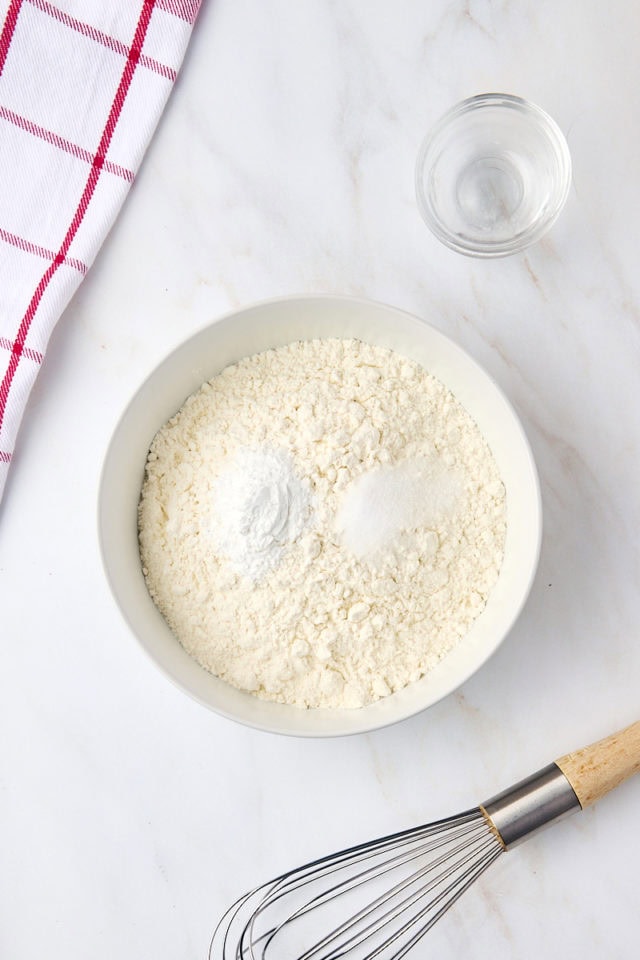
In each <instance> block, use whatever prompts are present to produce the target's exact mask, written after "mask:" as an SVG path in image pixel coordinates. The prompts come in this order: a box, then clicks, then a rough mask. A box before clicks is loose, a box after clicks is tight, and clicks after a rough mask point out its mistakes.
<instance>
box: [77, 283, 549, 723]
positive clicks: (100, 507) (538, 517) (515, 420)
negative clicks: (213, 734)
mask: <svg viewBox="0 0 640 960" xmlns="http://www.w3.org/2000/svg"><path fill="white" fill-rule="evenodd" d="M313 301H323V302H325V303H335V304H345V305H351V306H354V307H355V306H360V307H363V308H371V307H373V308H375V309H379V310H384V311H388V312H390V313H392V314H396V315H398V316H400V317H402V318H403V320H404V322H407V323H409V324H412V325H414V326H415V327H416V329H417V328H418V327H420V328H427V329H428V331H429V336H433V337H435V338H436V339H438V340H440V342H441V343H443V344H446V348H447V349H450V350H452V351H453V353H455V354H458V355H459V357H460V358H461V359H463V361H464V362H465V363H467V364H469V365H470V366H471V367H472V368H474V369H475V371H476V373H477V374H479V375H480V377H481V378H483V379H484V380H485V381H486V382H487V383H488V384H489V385H490V386H491V389H492V390H493V392H494V395H495V397H496V398H497V399H499V401H500V402H501V403H502V405H503V406H504V408H505V410H506V411H507V413H508V415H509V416H510V418H511V425H512V427H513V428H514V429H515V430H516V432H517V433H518V435H519V441H520V443H521V453H522V454H523V455H524V456H525V458H526V460H527V467H528V471H529V479H530V483H531V489H530V493H531V503H530V506H531V508H532V510H533V515H532V521H533V529H534V536H533V539H532V542H531V545H530V551H529V561H528V566H527V576H526V580H525V581H524V583H523V586H522V590H521V593H520V596H519V599H518V602H517V603H514V604H513V606H512V608H511V615H510V617H509V619H508V621H506V622H505V625H504V628H503V629H502V632H501V635H500V636H499V637H498V638H497V639H496V640H494V641H493V643H492V644H488V645H487V647H486V649H485V650H484V653H483V655H482V657H481V658H480V659H479V661H478V662H477V663H475V664H472V666H471V667H470V668H469V669H468V670H467V671H462V672H461V673H460V675H458V676H457V679H456V680H455V681H454V682H452V683H450V684H449V685H448V687H447V688H446V689H444V690H443V691H442V692H441V693H440V694H439V695H438V696H437V697H435V698H434V699H432V700H431V701H429V702H428V703H423V704H421V705H419V706H414V707H412V708H410V709H405V710H401V711H392V713H391V715H389V716H385V713H384V708H385V707H386V706H387V705H388V704H389V703H390V701H391V700H392V698H393V697H394V696H397V695H398V693H400V694H402V692H403V691H402V690H401V691H398V692H397V693H396V694H392V695H390V696H389V697H385V698H382V699H381V700H378V701H376V702H375V703H373V704H368V705H365V707H362V708H357V709H347V708H345V709H340V710H334V709H332V708H331V709H330V708H315V709H307V710H305V709H303V708H299V707H294V706H291V705H284V704H276V703H274V702H272V701H262V700H259V699H258V698H256V697H254V696H253V695H252V694H249V693H246V692H245V691H242V692H241V693H242V694H244V696H245V697H249V698H251V700H252V701H257V703H259V704H263V705H265V704H266V709H267V712H269V711H270V710H271V708H273V707H276V708H278V710H280V709H282V710H286V711H287V712H290V711H297V715H296V717H297V718H302V717H305V716H306V717H309V716H310V715H318V714H320V713H323V710H326V713H327V715H328V714H331V715H333V717H334V719H335V718H336V716H337V715H342V716H343V717H344V721H345V722H344V723H343V724H342V725H341V724H339V723H334V724H333V725H332V727H331V729H330V730H324V729H315V728H307V729H292V728H291V727H290V726H289V725H285V726H284V727H283V725H282V724H281V723H279V722H275V721H266V722H265V721H263V720H260V721H258V720H256V719H255V718H252V717H251V716H249V715H244V714H242V713H241V712H236V711H235V710H231V709H226V708H224V707H223V706H220V705H216V704H213V703H212V702H210V700H208V699H207V698H205V697H204V696H202V695H201V694H199V693H198V692H197V691H195V690H194V689H192V688H191V687H190V686H189V685H188V684H186V683H184V682H183V681H181V680H180V679H179V678H178V677H177V676H176V675H175V674H174V673H172V672H171V670H169V669H167V668H166V666H165V665H164V664H163V663H161V662H160V661H159V660H158V658H157V656H156V655H155V654H154V653H153V652H152V650H151V649H150V648H149V646H148V645H147V644H146V643H145V642H144V641H143V639H142V638H141V637H140V636H139V634H138V632H137V630H136V629H135V627H134V625H133V623H132V618H131V616H130V614H129V612H128V610H127V609H125V607H124V606H123V604H122V602H121V600H120V597H119V593H118V588H117V585H116V583H115V581H114V576H113V572H112V565H111V564H110V563H109V560H108V553H109V551H108V549H107V547H106V528H107V517H106V514H105V511H104V500H105V495H106V483H107V479H108V469H109V461H110V457H111V455H112V451H113V447H114V442H115V441H116V439H117V437H118V435H119V432H120V430H121V428H122V427H123V425H124V424H125V423H126V421H127V418H128V416H129V415H130V413H131V411H132V409H133V408H134V406H135V404H136V401H138V400H139V398H140V396H141V395H142V394H143V393H144V391H145V389H148V387H149V385H150V384H151V382H152V381H153V379H154V378H155V377H156V376H157V375H158V373H159V371H160V368H161V367H163V366H164V365H165V364H166V363H168V362H169V361H170V360H172V359H174V357H175V356H176V355H177V354H178V353H180V351H182V350H185V349H186V348H187V345H188V344H190V343H191V342H192V341H194V340H196V339H198V338H199V337H201V336H203V335H205V334H206V333H207V332H208V331H210V330H211V329H212V328H214V327H217V326H218V325H219V324H222V323H225V322H226V323H228V322H230V321H231V320H233V319H235V320H237V318H238V317H240V316H242V315H243V314H248V313H250V312H253V311H254V310H262V309H270V308H272V307H275V306H277V305H278V304H282V303H285V302H286V303H292V302H298V303H300V304H303V303H307V304H308V303H309V302H313ZM295 339H304V338H302V337H299V338H294V340H292V341H289V342H295ZM309 339H311V338H309ZM363 339H364V338H363ZM257 352H259V351H257ZM246 355H247V356H248V355H249V354H246ZM221 369H223V368H221ZM425 369H426V368H425ZM213 375H214V376H215V374H213ZM434 375H435V376H436V377H437V374H434ZM444 385H445V387H447V389H450V390H451V389H452V388H451V387H450V386H449V385H448V384H447V383H445V384H444ZM452 392H453V391H452ZM454 395H455V394H454ZM185 399H186V398H185ZM460 402H461V401H460ZM463 406H464V404H463ZM465 409H467V408H466V407H465ZM468 412H470V411H468ZM471 415H473V414H471ZM161 426H162V424H160V425H159V426H158V427H157V428H156V429H160V427H161ZM96 507H97V527H98V543H99V552H100V558H101V564H102V568H103V571H104V574H105V578H106V581H107V583H108V585H109V588H110V591H111V595H112V598H113V600H114V602H115V605H116V607H117V608H118V610H119V612H120V616H121V617H122V619H123V621H124V622H125V623H126V624H127V626H128V628H129V631H130V632H131V634H132V635H133V637H134V639H135V641H136V644H137V646H138V647H139V648H141V649H142V650H143V652H144V654H145V655H146V657H147V658H148V659H149V660H150V661H151V663H152V664H153V665H154V667H155V668H156V669H157V670H159V671H160V672H161V673H163V674H164V676H165V677H166V678H168V679H169V680H170V681H171V683H172V684H173V686H174V687H177V688H178V689H179V690H181V691H182V692H183V693H185V694H187V696H188V697H189V698H190V699H192V700H194V701H196V702H197V703H199V704H201V705H202V706H204V707H206V708H207V709H208V710H210V711H211V712H213V713H214V714H217V715H219V716H222V717H225V718H226V719H228V720H232V721H234V722H236V723H240V724H241V725H243V726H245V727H249V728H252V729H255V730H259V731H262V732H266V733H270V734H278V735H284V736H290V737H294V738H302V739H333V738H338V737H346V736H355V735H358V734H362V733H370V732H372V731H375V730H379V729H384V728H386V727H389V726H393V725H395V724H396V723H400V722H402V721H404V720H407V719H409V718H411V717H413V716H416V715H418V714H419V713H422V712H423V711H425V710H427V709H429V708H430V707H432V706H435V705H436V704H437V703H439V702H440V701H441V700H443V699H445V698H446V697H448V696H450V695H451V694H452V693H453V692H455V691H456V690H458V689H459V688H460V687H461V686H462V685H463V684H464V683H466V682H467V681H468V680H469V679H470V678H471V677H472V676H473V675H474V674H476V673H477V672H478V671H479V670H480V669H481V667H483V666H484V665H485V664H486V662H487V661H488V660H489V659H490V658H491V657H492V656H493V655H494V654H495V653H496V651H497V650H498V649H499V647H500V646H501V645H502V643H503V642H504V640H505V639H506V637H507V636H508V635H509V633H510V631H511V629H512V628H513V626H514V624H515V623H516V621H517V620H518V618H519V616H520V614H521V612H522V609H523V607H524V605H525V603H526V601H527V599H528V597H529V594H530V592H531V587H532V585H533V582H534V579H535V577H536V574H537V569H538V565H539V558H540V551H541V545H542V524H543V518H542V497H541V490H540V480H539V476H538V471H537V468H536V464H535V459H534V457H533V452H532V450H531V446H530V444H529V440H528V438H527V435H526V433H525V430H524V427H523V425H522V423H521V421H520V418H519V417H518V415H517V414H516V412H515V410H514V408H513V406H512V404H511V403H510V401H509V400H508V398H507V397H506V395H505V393H504V391H503V390H502V388H501V387H500V386H499V385H498V384H497V382H496V381H495V379H494V378H493V377H492V376H491V375H490V374H489V373H488V372H487V371H486V370H485V369H484V368H483V367H482V366H481V365H480V364H479V363H478V362H477V361H476V360H475V359H474V358H473V357H472V356H471V355H470V354H469V353H468V352H467V351H466V350H465V349H464V348H463V347H461V346H459V345H458V344H457V343H456V341H454V340H453V339H452V338H451V337H449V336H448V335H447V334H445V333H443V332H442V331H440V330H439V329H438V328H437V327H435V326H434V325H433V324H431V323H429V322H428V321H426V320H422V319H421V318H420V317H418V316H417V315H415V314H413V313H411V312H409V311H406V310H404V309H403V308H400V307H396V306H393V305H390V304H388V303H385V302H383V301H380V300H375V299H371V298H366V297H362V296H356V295H348V294H332V293H311V294H306V293H302V294H296V293H292V294H286V295H283V296H276V297H269V298H264V299H261V300H257V301H253V302H250V303H248V304H245V305H244V306H242V307H239V308H236V309H234V310H230V311H227V312H225V313H224V314H221V315H219V316H218V317H216V318H215V319H214V320H212V321H210V322H208V323H206V324H204V325H202V326H201V327H199V328H197V329H195V330H194V331H192V332H191V333H190V334H189V335H188V336H187V337H185V338H183V339H182V340H180V341H179V342H178V343H177V344H176V345H175V346H173V347H172V348H170V349H169V350H168V351H167V352H166V353H165V354H164V355H163V356H162V358H161V359H160V360H159V361H157V362H156V363H154V365H153V366H152V368H151V369H150V370H149V372H148V373H147V375H146V376H145V377H144V378H143V379H142V381H141V382H140V383H139V384H138V386H137V388H136V389H135V390H134V391H133V393H132V394H131V395H130V396H129V399H128V401H127V402H126V403H125V405H124V407H123V408H122V410H121V412H120V415H119V417H118V418H117V419H116V421H115V424H114V426H113V428H112V430H111V434H110V438H109V442H108V444H107V447H106V450H105V454H104V458H103V462H102V466H101V470H100V476H99V483H98V497H97V503H96ZM140 569H141V568H140ZM149 599H150V598H149ZM151 602H153V601H151ZM158 616H161V615H160V614H159V612H158ZM165 627H166V624H165ZM166 629H168V627H167V628H166ZM174 639H175V643H176V644H179V641H178V640H177V639H176V638H174ZM452 652H453V651H452ZM185 656H187V657H189V655H188V654H186V652H185ZM189 659H192V658H190V657H189ZM446 659H447V658H446V657H445V660H446ZM194 662H195V661H194ZM197 666H198V668H199V670H202V671H203V673H205V674H206V673H207V671H205V670H204V668H202V667H200V666H199V665H197ZM208 677H209V678H211V677H213V675H212V674H208ZM213 679H214V680H216V681H217V682H218V683H219V684H223V685H224V686H225V687H229V686H230V685H228V684H226V682H225V681H222V680H219V678H215V677H214V678H213ZM416 683H420V681H419V680H418V681H416ZM409 686H412V685H411V684H410V685H409ZM404 689H405V690H406V689H407V688H406V687H405V688H404ZM376 708H377V709H376ZM378 712H380V713H382V716H381V717H378V716H377V713H378ZM387 712H388V711H387ZM293 715H294V714H292V713H289V716H293ZM359 718H363V721H362V722H361V723H358V722H354V721H357V720H358V719H359Z"/></svg>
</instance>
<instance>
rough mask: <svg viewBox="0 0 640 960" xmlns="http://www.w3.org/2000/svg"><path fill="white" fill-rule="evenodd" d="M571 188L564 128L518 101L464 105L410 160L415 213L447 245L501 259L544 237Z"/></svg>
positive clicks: (498, 96)
mask: <svg viewBox="0 0 640 960" xmlns="http://www.w3.org/2000/svg"><path fill="white" fill-rule="evenodd" d="M570 184H571V157H570V154H569V148H568V146H567V142H566V140H565V138H564V135H563V134H562V131H561V130H560V128H559V127H558V125H557V124H556V123H555V121H554V120H552V119H551V117H550V116H548V114H546V113H545V112H544V110H541V109H540V107H537V106H535V104H533V103H529V102H528V101H527V100H523V99H522V98H521V97H515V96H511V95H509V94H504V93H487V94H482V95H480V96H477V97H470V98H469V99H468V100H463V101H462V102H461V103H458V104H456V106H454V107H453V108H452V109H451V110H449V111H448V112H447V113H446V114H445V115H444V116H443V117H442V118H441V119H440V120H439V121H438V122H437V123H436V125H435V126H434V127H433V129H432V130H431V131H430V132H429V134H428V135H427V136H426V137H425V139H424V141H423V143H422V147H421V149H420V152H419V154H418V160H417V163H416V195H417V200H418V206H419V208H420V212H421V214H422V216H423V218H424V220H425V221H426V223H427V224H428V226H429V227H430V228H431V230H432V231H433V233H434V234H435V235H436V237H438V238H439V239H440V240H441V241H442V242H443V243H444V244H446V246H448V247H450V248H451V249H452V250H457V251H458V252H459V253H464V254H467V255H468V256H475V257H504V256H507V255H508V254H511V253H517V252H518V251H519V250H523V249H524V248H525V247H528V246H530V245H531V244H532V243H535V242H536V241H537V240H539V239H540V237H542V235H543V234H544V233H546V232H547V230H548V229H549V228H550V227H551V225H552V224H553V223H554V221H555V220H556V218H557V217H558V214H559V213H560V211H561V210H562V207H563V206H564V203H565V201H566V199H567V194H568V192H569V186H570Z"/></svg>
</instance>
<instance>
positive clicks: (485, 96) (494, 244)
mask: <svg viewBox="0 0 640 960" xmlns="http://www.w3.org/2000/svg"><path fill="white" fill-rule="evenodd" d="M495 106H504V107H506V108H507V109H512V110H516V109H517V110H520V111H521V112H523V113H527V114H529V115H530V116H532V117H534V118H535V120H536V122H537V124H538V127H539V129H540V130H542V131H544V133H545V135H546V137H547V139H548V140H549V142H550V143H551V144H552V146H553V148H554V153H555V154H556V156H557V158H558V162H559V166H560V168H561V175H562V190H561V191H559V192H558V196H557V198H556V201H555V204H554V205H553V206H552V207H550V208H549V210H548V211H547V212H546V213H545V216H544V217H543V218H542V219H541V220H540V221H538V222H537V223H536V224H535V226H534V227H533V228H530V229H527V230H522V231H520V233H518V234H516V235H515V236H513V237H511V238H510V239H508V240H493V241H492V240H486V241H484V242H483V241H480V240H478V241H474V242H472V241H466V240H464V239H462V238H460V236H459V235H458V234H455V233H453V232H452V231H451V230H449V229H448V227H447V226H446V225H445V224H444V223H443V221H442V220H441V219H440V217H438V216H437V215H436V214H435V212H434V209H433V207H432V205H431V203H430V202H429V198H428V194H427V191H426V190H425V185H424V182H425V177H426V175H427V157H428V153H429V151H430V150H431V149H432V147H433V146H434V144H435V143H436V142H437V140H438V138H439V137H440V135H441V134H442V133H443V131H444V130H446V129H447V127H449V125H450V124H452V123H453V122H454V121H455V120H457V119H459V118H460V117H461V116H464V115H465V114H466V113H469V112H471V111H472V110H475V109H480V110H482V109H484V108H486V107H495ZM571 182H572V162H571V152H570V150H569V145H568V143H567V139H566V137H565V135H564V133H563V132H562V130H561V128H560V126H559V125H558V123H557V122H556V121H555V120H554V119H553V117H552V116H550V114H548V113H547V112H546V110H543V108H542V107H540V106H538V104H536V103H533V102H532V101H531V100H527V99H526V98H525V97H521V96H518V95H517V94H512V93H478V94H475V95H474V96H471V97H467V98H466V99H464V100H460V101H459V102H458V103H455V104H454V105H453V106H452V107H449V109H448V110H446V111H445V113H443V114H442V115H441V116H440V117H439V119H438V120H436V122H435V123H434V124H433V126H432V127H431V128H430V129H429V131H428V132H427V133H426V134H425V136H424V137H423V139H422V142H421V144H420V147H419V149H418V155H417V157H416V163H415V168H414V187H415V195H416V202H417V206H418V210H419V212H420V215H421V217H422V219H423V220H424V222H425V223H426V225H427V226H428V227H429V229H430V230H431V232H432V233H433V234H434V236H435V237H437V239H438V240H440V242H441V243H443V244H444V245H445V246H446V247H448V248H449V249H450V250H454V251H455V252H456V253H461V254H463V255H464V256H468V257H475V258H481V259H494V258H498V257H508V256H511V255H512V254H515V253H520V252H521V251H522V250H526V249H527V248H528V247H530V246H532V245H533V244H534V243H537V242H538V240H540V239H541V238H542V237H543V236H544V235H545V234H546V233H547V232H548V231H549V230H550V229H551V227H552V226H553V225H554V223H555V222H556V220H557V219H558V217H559V216H560V214H561V213H562V210H563V208H564V206H565V204H566V202H567V199H568V196H569V191H570V189H571Z"/></svg>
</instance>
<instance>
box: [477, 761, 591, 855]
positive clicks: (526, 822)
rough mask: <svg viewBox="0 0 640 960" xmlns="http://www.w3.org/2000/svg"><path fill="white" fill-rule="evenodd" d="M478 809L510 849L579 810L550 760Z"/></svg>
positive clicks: (575, 797)
mask: <svg viewBox="0 0 640 960" xmlns="http://www.w3.org/2000/svg"><path fill="white" fill-rule="evenodd" d="M480 809H481V810H482V812H483V813H484V814H485V816H486V817H487V818H488V819H489V822H490V824H491V826H492V827H493V828H494V829H495V830H496V831H497V833H498V835H499V837H500V839H501V840H502V842H503V843H504V846H505V849H506V850H510V849H511V847H514V846H516V844H518V843H520V842H521V841H522V840H526V839H527V838H528V837H530V836H531V834H532V833H535V832H536V831H538V830H541V829H542V828H543V827H546V826H547V825H548V824H551V823H555V822H556V821H557V820H562V818H563V817H566V816H568V815H569V814H571V813H574V811H576V810H579V809H580V801H579V800H578V797H577V796H576V793H575V791H574V789H573V787H572V786H571V784H570V783H569V781H568V780H567V778H566V777H565V775H564V773H563V772H562V770H561V769H560V767H558V766H557V765H556V764H555V763H550V764H549V766H547V767H544V768H543V769H542V770H539V771H538V772H537V773H534V774H533V775H532V776H530V777H527V778H526V780H521V781H520V783H516V785H515V786H513V787H509V789H508V790H504V791H503V792H502V793H499V794H498V795H497V796H495V797H492V799H491V800H489V801H487V803H483V804H482V805H481V808H480Z"/></svg>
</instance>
